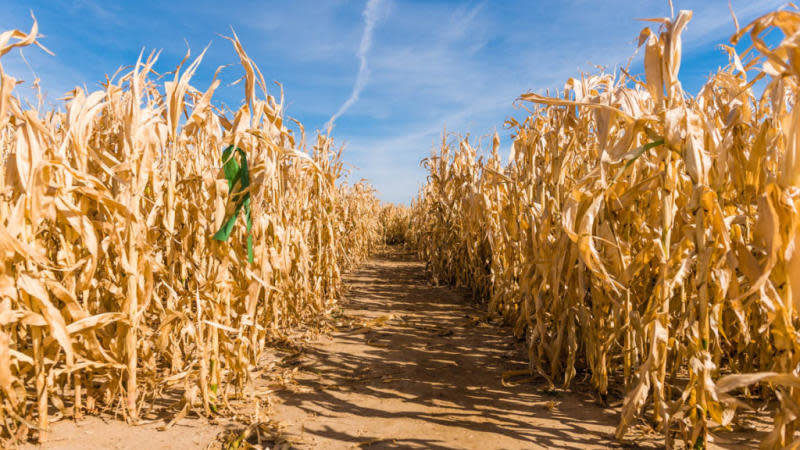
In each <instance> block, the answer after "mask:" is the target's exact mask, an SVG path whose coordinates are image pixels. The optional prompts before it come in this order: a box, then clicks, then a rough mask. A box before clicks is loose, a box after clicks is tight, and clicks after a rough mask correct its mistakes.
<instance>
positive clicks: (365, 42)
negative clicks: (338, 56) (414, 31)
mask: <svg viewBox="0 0 800 450" xmlns="http://www.w3.org/2000/svg"><path fill="white" fill-rule="evenodd" d="M380 4H381V0H367V5H366V6H365V7H364V13H363V15H364V34H363V35H362V36H361V44H360V45H359V46H358V53H356V55H357V56H358V60H359V65H358V75H357V76H356V83H355V85H354V86H353V92H352V93H351V94H350V97H349V98H348V99H347V100H345V102H344V103H343V104H342V106H340V107H339V110H338V111H336V113H334V115H333V116H331V118H330V120H328V123H327V124H326V125H325V128H326V129H330V128H331V126H332V125H333V123H334V121H336V119H337V118H338V117H339V116H341V115H342V114H344V113H345V111H347V110H348V109H349V108H350V107H351V106H353V104H354V103H355V102H357V101H358V97H359V96H360V95H361V90H362V89H364V86H366V85H367V80H368V79H369V67H367V53H368V52H369V48H370V47H371V46H372V32H373V30H374V29H375V24H376V23H377V22H378V14H379V9H378V8H379V7H380Z"/></svg>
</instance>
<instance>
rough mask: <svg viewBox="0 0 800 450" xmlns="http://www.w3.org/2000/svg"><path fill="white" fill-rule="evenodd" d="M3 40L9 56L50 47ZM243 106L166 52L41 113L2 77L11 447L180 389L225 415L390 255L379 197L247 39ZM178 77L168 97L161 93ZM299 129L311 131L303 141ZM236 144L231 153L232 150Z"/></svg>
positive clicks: (3, 278)
mask: <svg viewBox="0 0 800 450" xmlns="http://www.w3.org/2000/svg"><path fill="white" fill-rule="evenodd" d="M38 36H39V35H38V30H37V25H36V23H35V20H34V25H33V28H32V29H31V30H30V32H28V33H25V32H22V31H19V30H14V31H7V32H5V33H2V34H0V56H2V55H5V54H7V53H8V52H9V51H11V50H13V49H15V48H19V47H24V46H31V45H39V42H38V40H37V38H38ZM228 39H229V40H230V42H231V43H232V44H233V47H234V50H235V52H236V55H237V56H238V58H239V60H240V62H241V66H242V67H243V69H244V72H245V76H244V82H243V86H244V101H243V104H242V106H241V107H239V108H238V109H237V110H236V111H231V110H223V109H220V108H218V107H216V106H215V105H214V103H213V102H212V99H213V96H214V92H215V90H216V89H217V88H218V87H219V85H220V82H221V79H220V78H219V76H218V75H219V70H218V71H217V74H215V76H214V79H213V81H212V82H211V83H210V86H208V87H207V89H206V90H205V91H201V90H198V89H196V88H195V87H193V86H192V85H191V84H190V82H191V80H192V76H193V75H194V73H195V71H196V69H197V67H198V65H199V64H200V63H201V60H202V58H203V54H200V55H199V57H196V58H195V59H193V60H191V62H188V61H190V60H189V57H190V55H189V54H187V57H186V59H184V62H182V63H181V64H180V65H179V66H178V68H177V69H176V70H175V72H174V73H170V74H167V75H165V76H164V77H163V80H166V81H162V78H161V77H160V76H159V74H157V73H155V71H154V70H153V66H154V64H155V62H156V59H157V55H155V54H151V55H150V56H147V57H144V56H141V57H140V58H139V60H138V61H136V63H135V65H133V66H132V68H130V69H128V70H127V72H121V73H118V74H117V75H116V76H114V77H111V78H107V80H106V81H105V82H104V83H103V84H102V88H101V89H99V90H96V91H94V92H87V91H85V90H84V89H81V88H76V89H75V90H73V91H71V92H70V93H69V94H68V95H67V98H66V99H65V100H64V101H63V104H60V105H58V106H57V107H55V108H53V109H52V110H42V109H40V108H37V107H35V106H30V105H29V104H26V103H25V102H22V101H21V100H20V99H19V98H17V97H16V96H15V95H14V92H13V89H14V87H15V85H16V84H17V80H16V79H15V78H13V77H12V76H11V75H9V74H6V73H5V72H3V71H2V66H0V77H1V78H2V84H1V85H0V149H1V150H2V165H1V166H0V196H2V201H0V255H1V256H2V263H0V402H2V408H0V424H2V439H3V441H4V442H5V443H9V442H13V441H19V440H24V439H27V438H30V437H31V436H36V437H37V438H38V439H39V440H40V441H43V440H45V438H46V433H47V429H48V421H49V420H50V419H54V418H55V419H57V418H62V417H80V416H81V415H82V414H85V413H97V412H100V411H106V412H113V413H116V414H119V415H122V416H123V417H125V418H126V419H127V420H128V421H130V422H136V421H137V420H139V419H140V418H142V417H144V416H145V415H146V414H147V413H148V412H149V411H151V408H153V405H154V404H156V402H157V401H159V399H162V398H164V396H165V395H166V393H167V392H168V391H176V390H177V391H178V392H182V395H183V398H184V399H183V402H182V404H183V405H184V406H183V408H184V409H186V408H189V407H190V406H191V407H194V406H195V405H197V407H198V408H200V407H201V406H200V405H202V410H203V411H204V412H205V413H206V414H208V415H212V414H214V413H216V412H219V411H222V410H223V409H224V408H225V407H226V405H228V400H229V398H231V396H232V395H237V394H238V393H240V392H241V388H242V387H243V386H244V383H245V382H246V381H247V379H248V370H249V369H251V368H252V367H253V366H254V364H255V363H256V362H257V360H258V359H259V355H260V354H261V353H262V351H263V350H264V348H265V345H267V344H268V342H270V340H271V339H282V338H283V337H284V336H285V333H286V332H287V330H289V329H290V328H291V327H296V326H299V325H303V324H308V325H311V326H313V324H314V323H315V320H316V319H317V318H319V317H321V316H322V315H324V314H326V313H327V312H329V311H330V310H331V309H332V308H334V307H335V306H336V301H337V298H338V296H339V294H340V292H341V290H342V279H341V277H342V272H343V271H345V270H347V269H349V268H351V267H353V266H354V265H355V264H357V263H359V262H360V261H361V260H363V259H364V258H365V257H366V256H367V255H369V254H370V253H371V252H372V251H373V250H374V249H375V248H377V246H378V245H380V244H381V240H382V239H383V238H382V234H381V233H382V232H381V229H380V223H379V222H378V220H377V218H378V215H379V211H380V203H379V202H378V200H377V198H376V197H375V195H374V190H373V189H372V188H371V187H370V186H368V185H366V184H364V183H356V184H351V183H348V182H347V180H346V176H347V174H346V173H345V171H344V169H343V163H342V160H341V154H340V152H339V151H337V150H335V149H334V148H333V142H332V140H331V139H330V138H329V137H327V136H326V135H318V136H317V137H316V139H315V140H314V141H313V143H312V144H311V145H306V142H305V133H304V132H303V131H302V126H301V125H300V124H299V123H297V127H298V128H299V130H300V133H295V132H292V131H290V129H289V128H288V127H287V121H288V120H289V119H287V118H285V117H284V114H283V98H282V95H281V98H280V100H277V99H276V98H275V97H273V96H271V95H268V94H267V86H266V83H265V81H264V78H263V76H262V75H261V72H260V71H259V69H258V67H257V66H256V65H255V64H254V63H253V61H251V60H250V58H248V56H247V54H246V53H245V51H244V49H243V48H242V46H241V44H240V42H239V40H238V38H237V37H236V35H235V34H234V36H233V37H232V38H228ZM160 83H163V84H160ZM297 134H300V135H299V136H298V135H297ZM223 150H225V151H224V152H223Z"/></svg>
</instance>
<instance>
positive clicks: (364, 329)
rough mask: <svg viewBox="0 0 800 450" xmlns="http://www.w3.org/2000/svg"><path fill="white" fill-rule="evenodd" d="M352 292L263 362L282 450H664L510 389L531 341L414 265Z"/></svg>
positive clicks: (137, 436)
mask: <svg viewBox="0 0 800 450" xmlns="http://www.w3.org/2000/svg"><path fill="white" fill-rule="evenodd" d="M347 281H348V285H349V292H348V294H347V296H346V299H345V300H344V302H343V305H342V311H341V312H340V314H339V315H338V316H337V317H336V318H335V321H334V324H335V326H336V328H335V330H334V331H333V332H331V333H328V334H324V335H322V336H319V337H317V338H316V339H313V340H309V341H306V342H305V343H304V344H302V345H300V346H295V347H287V348H284V349H276V350H275V351H274V352H273V353H272V354H271V355H267V356H266V357H265V359H264V361H263V366H264V367H269V368H275V369H277V370H265V371H264V372H263V373H264V374H267V373H273V375H271V376H267V375H260V374H258V373H256V374H255V381H254V383H253V386H251V389H252V392H268V393H269V398H268V401H267V402H265V403H264V405H265V410H264V411H263V412H264V413H265V414H268V415H269V419H270V427H271V429H272V430H273V431H274V430H277V429H280V430H281V432H282V435H283V438H281V439H280V440H279V441H282V442H284V445H283V447H284V448H285V447H287V446H289V445H291V447H292V448H295V447H296V448H321V449H350V448H373V449H379V448H384V449H391V448H425V449H451V448H459V449H522V448H525V449H529V448H575V449H584V448H623V447H624V448H659V447H663V445H664V442H663V440H662V439H660V438H659V436H658V435H657V434H654V433H652V432H651V431H649V430H648V429H647V427H646V425H644V424H639V425H635V426H634V427H633V428H634V430H633V433H632V434H631V436H632V438H631V439H632V440H631V441H629V442H627V443H624V444H621V443H619V442H616V441H614V440H613V431H614V427H615V425H616V422H617V414H618V408H619V406H618V405H615V407H604V406H602V405H601V403H600V402H599V401H598V400H597V399H596V398H594V397H593V395H592V394H591V389H590V388H589V387H588V386H587V385H585V384H582V383H581V382H577V383H574V384H573V386H572V388H571V389H570V390H569V391H560V390H556V391H551V390H548V389H547V386H546V385H544V384H540V383H538V382H536V381H531V380H529V379H525V377H524V376H522V377H516V378H510V379H508V380H507V381H509V382H503V379H502V378H503V374H504V373H507V372H508V371H515V370H521V369H525V368H527V364H526V361H525V356H524V355H525V353H524V351H523V345H522V343H520V342H517V341H516V340H515V339H514V337H513V336H512V334H511V331H510V329H509V328H507V327H504V326H502V324H500V323H499V322H498V321H496V320H490V319H488V318H487V317H486V315H485V314H484V312H483V310H482V309H481V308H480V306H478V305H475V304H473V302H472V301H471V300H470V299H469V296H468V295H465V293H463V292H457V291H453V290H451V289H448V288H444V287H434V286H431V285H430V283H429V282H428V281H427V279H426V276H425V271H424V266H423V264H421V263H420V262H418V261H416V260H415V259H414V258H413V257H412V256H411V255H410V254H408V253H405V252H402V251H399V250H393V251H391V252H389V253H387V254H384V255H382V256H379V257H376V258H374V259H373V260H371V261H370V262H369V263H367V264H366V265H364V267H362V268H361V269H360V270H359V271H357V272H355V273H353V274H351V275H350V276H349V277H348V280H347ZM276 372H277V373H282V374H284V375H283V376H282V379H283V380H284V382H283V383H280V384H277V385H276V379H275V375H274V373H276ZM287 376H288V379H289V381H288V382H287V381H286V379H287ZM243 421H244V420H240V421H237V420H236V418H234V419H226V420H220V421H216V422H214V423H211V422H209V421H208V420H206V419H202V418H198V417H193V416H191V415H190V417H187V418H185V419H182V420H181V421H179V422H178V423H177V424H176V425H175V426H174V427H172V428H170V429H169V430H167V431H158V430H157V427H158V426H159V425H162V424H163V422H162V423H151V424H148V425H142V426H137V427H130V426H127V425H125V424H124V423H122V422H119V421H114V420H104V419H101V418H87V419H84V420H82V421H80V422H78V423H75V422H72V421H62V422H59V423H56V424H54V425H53V430H52V433H51V437H50V441H49V443H48V444H47V446H46V448H54V449H56V448H89V449H100V448H115V449H133V448H147V449H152V450H154V449H161V448H205V447H207V446H208V445H209V443H210V442H212V441H213V440H214V439H215V437H216V436H219V435H220V434H221V433H222V434H224V433H225V431H226V430H233V431H229V434H230V433H233V435H236V433H239V432H240V431H241V429H242V427H243V426H244V425H243V424H242V423H241V422H243ZM759 437H760V436H759V433H756V432H754V431H747V432H739V433H735V434H729V435H727V436H723V437H721V438H720V439H719V440H718V444H720V446H722V447H725V448H746V447H756V446H757V440H758V438H759ZM251 440H252V439H251ZM271 442H273V443H274V442H278V441H271ZM286 443H288V444H286ZM264 445H266V446H268V447H269V446H271V445H272V444H270V443H266V444H264ZM273 448H274V447H273Z"/></svg>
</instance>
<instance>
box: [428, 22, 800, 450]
mask: <svg viewBox="0 0 800 450" xmlns="http://www.w3.org/2000/svg"><path fill="white" fill-rule="evenodd" d="M690 18H691V12H689V11H681V12H680V13H679V14H678V15H677V17H675V18H674V19H658V20H654V22H656V24H657V25H654V27H657V29H651V28H645V29H644V30H643V31H642V33H641V35H640V37H639V45H640V46H641V47H643V51H644V69H645V74H644V77H643V79H639V78H637V77H634V76H632V75H630V74H629V72H628V71H625V70H622V71H620V73H619V74H599V75H587V74H584V75H582V76H581V77H580V78H577V79H570V80H568V81H567V83H566V84H565V86H564V90H563V92H561V93H559V94H558V95H556V96H553V97H547V96H540V95H536V94H532V93H528V94H523V95H522V96H521V97H520V100H521V101H522V102H527V103H525V104H526V105H529V106H530V107H531V108H532V110H531V111H530V115H529V116H528V117H527V118H526V119H525V120H524V121H522V122H521V123H519V122H517V121H515V120H513V119H512V120H510V121H509V123H508V125H509V126H510V127H511V128H512V129H513V133H514V144H513V150H512V153H511V155H510V158H509V162H508V164H505V165H504V164H503V163H502V161H501V158H500V156H499V155H498V147H499V140H498V139H497V138H496V137H495V140H494V145H493V148H492V152H491V154H490V155H487V156H486V157H484V156H479V152H478V150H477V149H476V148H475V146H473V144H472V143H471V142H470V141H469V140H468V139H462V140H459V141H457V142H455V143H448V142H447V139H446V138H445V139H444V140H443V142H442V145H441V148H440V149H439V150H438V151H436V152H434V155H433V156H431V158H429V159H427V160H426V161H425V162H424V164H425V167H426V168H427V169H428V170H429V176H428V182H427V184H426V185H425V186H424V187H423V188H422V190H421V192H420V194H419V197H418V198H417V199H416V201H415V202H414V204H413V205H412V210H413V213H412V231H413V233H412V234H413V240H414V243H415V245H416V246H417V249H418V252H419V255H420V256H421V258H423V260H425V261H426V262H427V263H428V266H429V268H430V270H431V272H432V274H433V276H434V277H435V278H436V279H438V280H439V281H440V282H446V283H452V284H456V285H462V286H467V287H469V288H471V289H473V291H474V292H475V293H476V294H478V295H479V296H481V297H483V298H486V299H488V303H489V308H490V309H491V310H492V311H495V312H499V313H501V314H502V315H503V316H505V318H506V319H507V320H508V321H509V322H510V323H511V324H513V325H514V328H515V332H516V333H517V335H518V336H520V337H523V336H524V338H525V339H526V340H527V343H528V346H529V356H530V369H531V371H532V373H534V374H538V375H540V376H541V377H543V378H544V379H546V380H548V381H549V382H550V383H551V384H553V385H561V386H568V385H569V384H570V382H571V381H572V380H573V379H574V378H575V377H576V376H577V375H585V376H587V377H590V379H591V383H592V384H593V386H594V388H595V389H596V390H597V392H598V393H599V395H600V396H601V398H603V399H606V398H608V396H616V394H617V393H619V394H622V393H624V402H623V406H622V413H621V417H620V418H619V426H618V428H617V437H618V438H624V437H625V435H626V430H627V429H628V427H629V426H630V425H631V424H633V423H634V421H637V420H638V419H640V418H646V419H647V420H649V421H651V423H654V424H655V425H656V426H657V428H658V429H660V430H662V432H663V433H664V435H665V437H666V442H667V445H668V446H671V445H673V441H674V440H675V439H676V438H677V439H680V440H682V441H684V442H686V443H687V444H688V445H689V446H692V447H697V448H699V447H705V445H706V444H707V443H708V442H709V439H710V438H711V437H712V436H713V432H714V431H716V430H720V429H725V428H730V427H732V426H733V425H734V424H735V420H736V419H735V411H736V409H737V408H742V407H747V405H748V404H757V403H758V402H760V401H769V400H770V399H776V403H777V406H776V407H775V408H774V428H773V430H772V431H771V432H770V433H769V434H768V435H766V436H765V438H764V441H763V445H764V446H765V447H767V448H773V447H782V446H792V447H800V440H796V437H795V430H796V429H797V428H798V427H800V369H798V363H799V362H800V334H798V330H797V327H798V326H800V315H798V309H800V230H798V227H800V108H798V107H797V105H796V102H797V98H798V97H797V94H798V89H800V86H799V85H798V83H800V14H798V13H796V12H789V11H779V12H774V13H771V14H767V15H765V16H763V17H761V18H759V19H757V20H755V21H754V22H753V23H751V24H750V25H748V26H747V27H745V28H743V29H741V30H739V31H738V32H737V33H736V35H735V36H734V37H733V38H732V42H733V43H734V44H735V43H736V42H737V41H738V40H739V39H740V38H741V37H742V36H744V35H745V34H748V35H749V38H750V39H751V40H752V46H750V47H749V48H748V49H747V50H746V51H744V52H742V53H741V55H739V54H737V52H736V50H735V49H734V48H733V47H725V49H726V50H727V51H728V52H729V54H730V60H731V64H730V65H729V67H726V68H724V69H722V70H720V71H719V72H718V73H716V74H715V75H714V76H712V77H711V78H710V79H709V80H708V82H707V83H706V84H705V86H704V87H703V88H702V89H701V91H700V92H699V93H698V94H697V95H696V96H694V97H692V96H691V95H689V94H687V93H686V92H685V91H684V90H683V89H682V87H681V84H680V81H679V79H678V72H679V67H680V60H681V32H682V30H683V29H684V28H685V26H686V25H687V23H688V22H689V20H690ZM737 27H738V25H737ZM767 32H773V33H778V34H779V35H780V36H781V37H782V38H783V40H782V42H780V44H779V45H778V46H777V47H775V48H769V47H768V46H767V45H766V44H765V43H764V41H763V40H762V38H763V36H764V34H765V33H767ZM753 73H756V74H757V75H756V76H755V77H753V78H752V79H748V74H753ZM759 79H763V80H764V81H763V84H764V85H766V89H765V90H764V91H763V94H761V95H757V92H755V90H754V89H753V86H754V83H756V82H757V81H758V80H759Z"/></svg>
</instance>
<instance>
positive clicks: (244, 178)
mask: <svg viewBox="0 0 800 450" xmlns="http://www.w3.org/2000/svg"><path fill="white" fill-rule="evenodd" d="M234 150H235V151H236V153H238V154H239V157H240V158H241V161H242V162H241V165H240V164H239V162H237V161H236V158H234V157H233V155H232V154H233V152H234ZM222 169H223V170H224V171H225V178H226V179H227V180H228V192H230V193H231V201H233V202H234V203H235V204H236V209H235V210H234V211H233V214H232V215H231V216H230V217H228V218H226V219H225V222H223V223H222V228H220V229H219V231H217V232H216V233H214V239H216V240H218V241H227V240H228V238H229V237H230V236H231V232H232V231H233V224H234V223H236V217H238V216H239V211H240V210H241V209H242V207H243V206H244V218H245V221H246V222H247V261H248V262H250V264H252V263H253V235H252V233H251V232H250V230H251V229H252V228H253V221H252V219H251V218H250V192H249V191H248V192H244V195H242V192H243V191H247V188H248V187H250V172H249V171H248V170H247V155H245V153H244V151H243V150H242V149H240V148H239V147H235V148H234V147H233V146H232V145H231V146H229V147H228V148H226V149H225V150H224V151H223V152H222ZM234 188H236V189H235V190H234Z"/></svg>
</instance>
